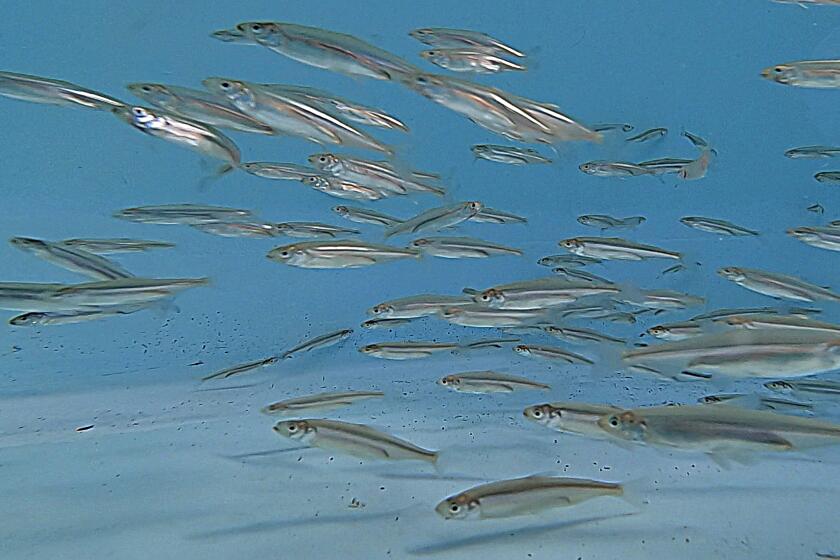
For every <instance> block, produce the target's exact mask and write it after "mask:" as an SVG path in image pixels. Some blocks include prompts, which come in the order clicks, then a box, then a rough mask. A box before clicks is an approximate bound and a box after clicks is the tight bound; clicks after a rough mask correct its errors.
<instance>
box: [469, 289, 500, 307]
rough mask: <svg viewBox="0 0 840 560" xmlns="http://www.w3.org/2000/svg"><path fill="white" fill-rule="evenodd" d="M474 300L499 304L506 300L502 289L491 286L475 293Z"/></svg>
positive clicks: (488, 303)
mask: <svg viewBox="0 0 840 560" xmlns="http://www.w3.org/2000/svg"><path fill="white" fill-rule="evenodd" d="M473 301H474V302H476V303H482V304H484V305H499V304H501V303H503V302H504V301H505V294H504V292H502V291H501V290H496V289H495V288H490V289H489V290H484V291H483V292H481V293H480V294H476V295H474V296H473Z"/></svg>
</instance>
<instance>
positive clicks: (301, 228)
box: [274, 222, 361, 238]
mask: <svg viewBox="0 0 840 560" xmlns="http://www.w3.org/2000/svg"><path fill="white" fill-rule="evenodd" d="M274 229H275V231H276V232H277V235H286V236H289V237H303V238H312V237H332V238H335V237H337V236H339V235H355V234H358V233H361V232H360V231H359V230H357V229H350V228H343V227H340V226H333V225H330V224H322V223H321V222H281V223H277V224H274Z"/></svg>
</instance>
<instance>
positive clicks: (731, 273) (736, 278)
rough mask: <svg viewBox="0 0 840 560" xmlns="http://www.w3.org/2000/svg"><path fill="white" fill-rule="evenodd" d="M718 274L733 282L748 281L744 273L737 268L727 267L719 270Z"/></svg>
mask: <svg viewBox="0 0 840 560" xmlns="http://www.w3.org/2000/svg"><path fill="white" fill-rule="evenodd" d="M718 274H720V275H721V276H723V277H724V278H726V279H727V280H732V281H733V282H743V281H744V280H745V279H746V275H744V272H743V271H742V270H741V269H740V268H738V267H737V266H726V267H724V268H721V269H719V270H718Z"/></svg>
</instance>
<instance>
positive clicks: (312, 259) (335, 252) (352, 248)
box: [267, 239, 421, 268]
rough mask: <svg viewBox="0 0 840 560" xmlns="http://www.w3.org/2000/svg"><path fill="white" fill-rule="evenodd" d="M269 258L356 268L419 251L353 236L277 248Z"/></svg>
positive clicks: (313, 265) (415, 254) (413, 255)
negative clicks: (358, 238) (369, 241)
mask: <svg viewBox="0 0 840 560" xmlns="http://www.w3.org/2000/svg"><path fill="white" fill-rule="evenodd" d="M267 256H268V258H269V259H271V260H274V261H277V262H280V263H283V264H288V265H291V266H296V267H300V268H356V267H360V266H370V265H373V264H377V263H382V262H387V261H392V260H397V259H419V258H420V256H421V253H420V252H419V251H417V250H414V249H402V248H400V247H391V246H388V245H379V244H376V243H367V242H365V241H356V240H352V239H336V240H334V241H304V242H301V243H294V244H291V245H284V246H281V247H276V248H274V249H272V250H271V251H269V253H268V255H267Z"/></svg>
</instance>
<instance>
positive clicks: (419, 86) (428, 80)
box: [401, 72, 448, 100]
mask: <svg viewBox="0 0 840 560" xmlns="http://www.w3.org/2000/svg"><path fill="white" fill-rule="evenodd" d="M401 82H402V84H403V85H405V86H406V87H407V88H409V89H412V90H414V91H416V92H417V93H419V94H420V95H422V96H424V97H428V98H429V99H432V100H437V99H445V98H447V95H446V93H447V90H448V88H447V87H446V78H445V77H444V76H436V75H434V74H424V73H422V72H415V73H413V74H408V75H406V76H403V77H402V78H401Z"/></svg>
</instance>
